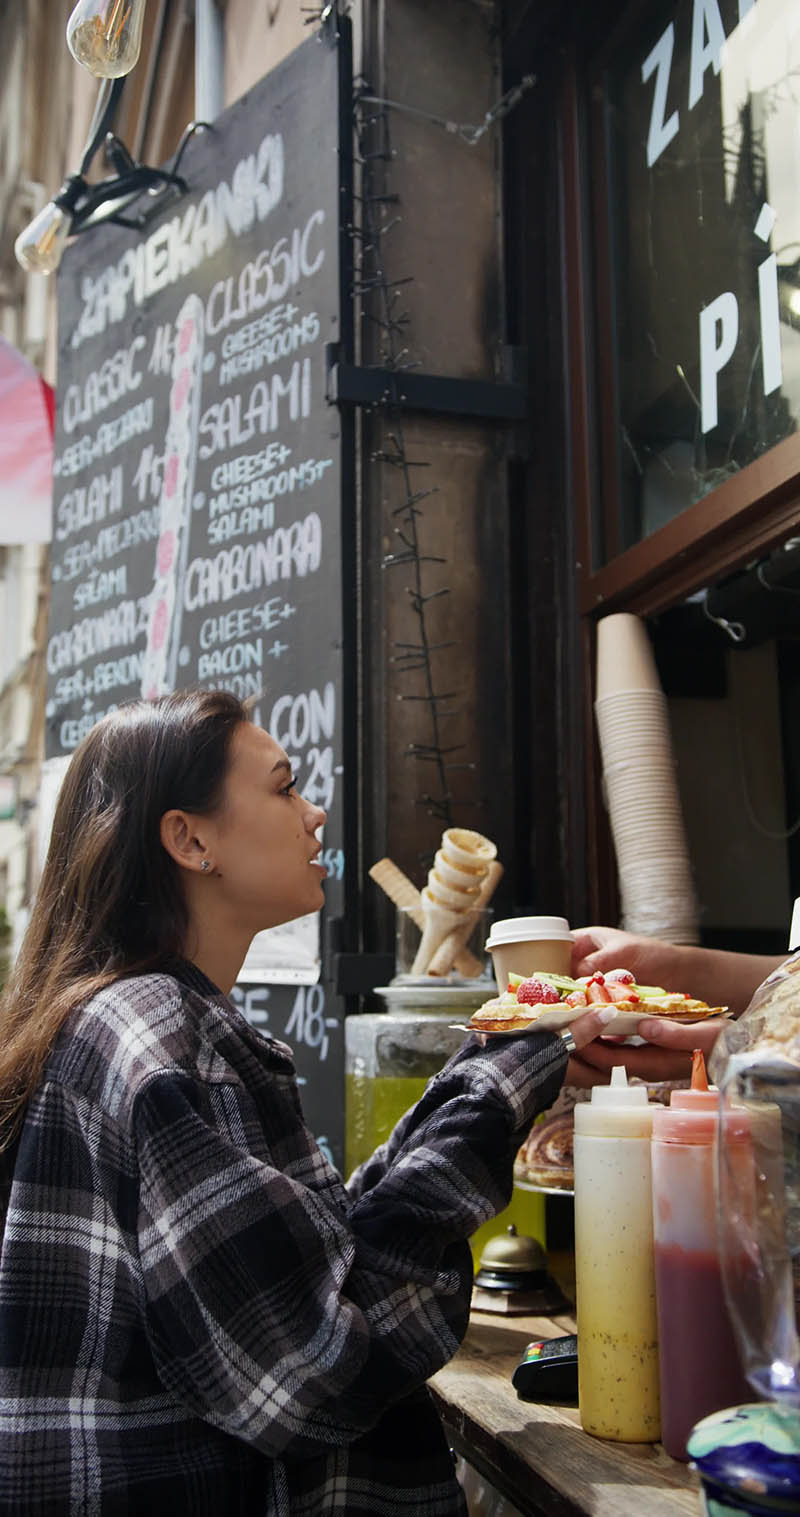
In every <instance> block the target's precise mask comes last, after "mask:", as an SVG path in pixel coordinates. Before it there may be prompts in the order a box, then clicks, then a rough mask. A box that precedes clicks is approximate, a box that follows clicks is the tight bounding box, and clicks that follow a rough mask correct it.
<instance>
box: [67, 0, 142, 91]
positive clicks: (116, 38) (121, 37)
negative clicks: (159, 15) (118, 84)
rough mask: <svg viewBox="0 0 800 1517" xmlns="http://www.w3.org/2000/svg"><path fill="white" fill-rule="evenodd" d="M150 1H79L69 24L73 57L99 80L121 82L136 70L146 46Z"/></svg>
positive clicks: (69, 37) (68, 43)
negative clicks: (144, 27)
mask: <svg viewBox="0 0 800 1517" xmlns="http://www.w3.org/2000/svg"><path fill="white" fill-rule="evenodd" d="M145 4H146V0H78V4H77V5H76V6H75V9H74V11H73V12H72V15H71V16H70V18H69V21H68V22H67V46H68V47H69V50H70V52H71V53H72V56H73V58H75V59H76V60H77V62H78V63H82V64H83V67H84V68H86V69H88V70H89V73H90V74H94V75H95V77H96V78H98V79H119V78H120V77H121V76H122V75H123V74H129V73H130V71H131V69H132V68H135V66H136V64H137V62H138V60H139V53H140V51H141V46H142V22H143V21H144V11H145Z"/></svg>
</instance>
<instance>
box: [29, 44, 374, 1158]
mask: <svg viewBox="0 0 800 1517" xmlns="http://www.w3.org/2000/svg"><path fill="white" fill-rule="evenodd" d="M342 47H343V43H342V39H341V37H339V38H337V37H335V36H333V35H331V34H329V33H326V32H325V31H323V32H320V33H319V34H317V35H315V36H313V37H311V38H309V40H308V41H307V42H305V43H304V44H303V45H302V47H300V48H298V49H297V51H296V52H295V53H293V54H292V55H291V57H289V58H288V59H287V60H286V61H285V62H284V63H282V64H281V65H280V66H279V67H278V68H277V69H275V70H274V71H273V72H272V73H271V74H270V75H269V76H268V77H266V78H265V79H263V80H262V81H261V82H260V83H259V84H258V85H257V86H256V87H255V88H254V89H252V90H251V91H250V92H249V93H248V94H247V95H246V96H244V97H243V98H242V99H241V100H239V101H237V102H236V104H235V105H233V106H232V107H231V108H230V109H229V110H228V111H226V112H225V113H224V115H223V116H221V117H220V118H219V120H218V121H216V122H214V123H213V124H212V126H211V127H210V128H209V129H207V130H202V131H198V132H196V133H195V134H194V135H193V136H192V137H191V138H190V140H189V142H188V144H187V146H186V150H185V153H184V155H183V157H182V160H181V164H180V173H181V175H182V176H183V177H184V178H185V180H186V182H187V184H188V193H186V194H185V195H182V196H180V197H179V198H176V199H174V200H172V201H171V202H170V203H169V204H168V205H166V206H164V208H163V209H162V211H161V212H160V214H159V215H158V217H157V219H154V220H151V221H149V222H148V223H147V224H146V225H145V226H143V227H140V228H136V229H132V228H129V227H120V226H113V225H109V224H107V223H106V225H104V226H98V227H96V228H93V229H92V230H90V231H88V232H86V233H85V234H83V235H82V236H80V237H79V238H77V239H76V241H75V243H74V244H73V245H72V246H71V247H70V248H69V249H68V251H67V254H66V256H65V258H64V260H63V264H62V269H61V271H60V273H59V281H58V312H59V364H58V384H57V416H56V440H55V453H56V456H55V466H54V468H55V487H54V500H53V570H52V572H53V585H52V599H51V611H50V626H49V635H48V643H47V674H48V683H47V707H46V730H47V757H48V759H51V760H53V759H58V758H60V757H61V758H62V760H63V757H64V756H66V755H69V754H70V753H71V752H72V751H73V749H74V748H75V747H76V745H77V744H78V742H79V741H80V739H81V738H82V736H83V735H84V733H86V732H87V731H88V730H89V728H90V727H91V726H92V725H93V724H94V722H96V721H97V720H98V719H99V718H100V717H101V716H102V715H103V713H104V712H106V711H109V710H111V709H113V708H114V707H116V706H119V705H120V704H122V703H123V702H125V701H127V700H130V699H132V698H135V697H139V696H145V697H151V696H154V695H157V694H160V693H162V692H165V691H170V690H173V689H176V688H181V687H183V686H187V685H197V684H200V685H208V686H222V687H224V688H226V689H230V690H233V691H235V692H236V693H237V694H239V695H241V696H243V697H253V698H255V700H256V702H257V704H256V719H257V720H258V721H259V722H260V724H261V725H262V726H264V727H265V728H267V730H268V731H270V732H271V733H272V735H273V736H274V737H275V738H276V739H277V740H278V741H279V742H280V743H281V744H282V746H283V747H284V748H285V749H286V751H287V753H288V755H289V757H290V759H291V761H292V764H293V766H294V773H295V775H296V777H297V780H298V787H299V789H300V790H301V791H302V792H303V793H304V794H305V795H306V796H308V797H309V798H310V799H312V800H314V801H315V802H316V803H318V804H320V805H322V806H324V807H325V808H326V810H327V812H328V823H327V826H326V829H325V837H324V848H325V853H326V860H327V862H328V865H329V880H328V885H327V886H326V901H327V906H326V910H328V911H331V910H332V911H333V912H337V910H340V909H341V891H342V879H343V874H344V868H345V858H344V841H343V831H342V804H341V791H342V784H343V772H342V739H341V734H342V724H343V711H342V688H343V681H342V659H343V612H342V605H343V589H342V586H343V565H342V459H343V454H342V434H341V427H340V420H339V414H338V412H337V411H336V409H335V408H331V407H330V406H328V404H327V403H326V399H325V363H324V354H325V346H326V344H328V343H331V342H334V343H335V342H338V341H339V340H340V337H341V326H342V323H341V309H342V283H343V280H342V266H343V260H342V251H341V247H342V243H341V223H342V216H343V214H347V212H348V205H347V197H346V194H345V193H343V190H345V189H346V180H347V175H346V174H345V175H344V176H343V164H344V163H345V162H346V154H347V151H348V144H347V142H346V141H345V142H342V141H341V140H340V136H341V135H342V133H341V128H340V122H341V120H342V119H345V120H346V119H347V112H346V111H344V112H343V111H342V108H341V107H342V103H343V91H344V90H345V89H347V90H348V91H349V75H348V69H347V68H346V67H344V66H343V57H342ZM348 100H349V93H348ZM50 767H51V768H52V767H53V766H50ZM58 767H60V766H58ZM321 957H322V956H321V950H320V925H319V920H318V919H317V918H316V917H314V918H310V919H307V920H305V921H303V922H301V923H299V924H295V925H293V926H292V927H291V928H289V929H286V930H280V929H277V930H273V931H272V932H270V933H268V934H263V935H262V938H260V939H258V940H256V943H255V945H254V949H253V952H252V954H251V956H250V957H249V959H248V961H247V965H246V967H245V970H244V972H243V976H242V981H243V983H242V985H241V986H240V987H239V990H238V992H237V994H238V997H239V999H240V1001H241V1003H242V1004H243V1005H244V1006H245V1009H246V1010H247V1012H248V1014H250V1015H251V1016H252V1019H253V1020H254V1021H255V1022H256V1023H257V1024H258V1025H260V1026H262V1027H263V1028H264V1029H265V1030H268V1031H270V1032H273V1033H275V1034H276V1035H278V1036H288V1038H289V1041H290V1042H291V1043H292V1044H293V1046H294V1047H295V1050H296V1052H297V1055H298V1063H299V1064H302V1063H303V1061H305V1064H306V1066H308V1067H307V1068H306V1069H305V1071H304V1075H303V1078H304V1079H306V1080H307V1082H308V1084H309V1086H310V1085H311V1084H312V1083H314V1082H313V1081H312V1072H313V1073H314V1074H315V1076H316V1081H317V1082H318V1083H319V1086H320V1091H322V1090H323V1089H324V1087H325V1085H326V1084H327V1085H329V1086H330V1087H331V1092H332V1094H331V1099H332V1100H333V1101H334V1103H335V1105H336V1107H337V1110H336V1111H333V1110H332V1111H331V1112H330V1113H329V1114H326V1113H325V1112H324V1111H323V1112H319V1113H317V1114H316V1115H317V1121H316V1124H315V1125H316V1126H317V1127H318V1128H319V1127H320V1120H321V1122H322V1126H324V1127H327V1128H330V1129H331V1132H330V1133H327V1132H326V1133H324V1134H322V1133H321V1135H323V1136H327V1137H328V1139H329V1142H330V1144H331V1147H332V1150H333V1151H334V1153H336V1150H337V1147H338V1137H337V1134H338V1131H339V1128H340V1125H341V1116H340V1110H339V1109H338V1108H340V1106H341V1100H340V1099H338V1100H336V1097H337V1096H339V1095H340V1091H341V1082H340V1081H339V1080H337V1079H335V1078H334V1079H331V1078H330V1075H331V1073H332V1072H333V1071H332V1070H331V1065H335V1064H336V1062H337V1060H338V1057H339V1055H338V1050H339V1048H340V1044H341V1037H340V1027H339V1021H340V1015H339V1009H338V1008H337V1006H336V1005H335V1003H334V999H333V997H332V993H331V991H330V989H329V987H327V986H326V984H325V965H324V964H321ZM287 1029H288V1031H287ZM326 1064H327V1065H328V1072H327V1075H326V1079H325V1080H322V1079H320V1066H321V1065H326ZM337 1087H338V1089H337ZM310 1104H313V1102H311V1103H310ZM323 1104H324V1103H323Z"/></svg>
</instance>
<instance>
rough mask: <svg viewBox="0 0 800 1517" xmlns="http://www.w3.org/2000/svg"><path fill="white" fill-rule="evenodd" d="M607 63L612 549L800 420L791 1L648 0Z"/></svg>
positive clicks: (799, 153) (799, 68) (798, 142)
mask: <svg viewBox="0 0 800 1517" xmlns="http://www.w3.org/2000/svg"><path fill="white" fill-rule="evenodd" d="M645 10H646V14H644V15H642V16H641V17H640V19H639V21H638V22H637V23H636V26H635V29H634V31H633V33H631V34H628V35H627V36H626V40H625V43H624V45H623V46H622V47H615V50H614V53H613V56H612V59H611V62H610V65H607V67H606V69H605V70H604V77H603V91H602V99H603V102H604V111H605V123H606V141H605V153H606V162H607V165H608V201H607V218H608V226H607V234H608V241H609V247H610V252H611V282H612V304H611V311H612V333H613V336H612V341H611V344H610V348H611V352H610V353H605V354H604V355H603V359H602V360H601V361H603V362H605V363H606V364H607V365H608V366H609V367H608V369H607V373H606V379H607V380H609V381H610V383H607V384H606V385H604V391H605V393H606V394H610V395H613V396H614V397H615V414H614V419H613V422H612V423H610V424H609V428H608V432H607V436H609V437H610V436H611V435H613V437H614V446H613V448H612V452H613V454H614V460H613V466H612V472H611V474H610V475H609V474H608V473H607V474H606V479H607V481H609V482H610V483H611V485H612V487H613V484H614V478H615V476H616V491H615V492H614V496H615V503H614V507H613V511H614V513H615V514H618V521H617V523H616V527H617V530H616V532H615V533H614V534H613V536H614V537H616V542H614V541H613V540H612V541H611V542H610V543H609V544H608V550H609V552H607V554H606V556H609V553H610V552H613V551H621V550H623V549H625V548H627V547H630V546H631V545H632V544H634V543H636V542H638V541H639V540H641V539H642V538H644V537H647V536H649V534H650V533H652V532H654V531H655V530H656V529H657V528H659V527H661V526H663V525H664V524H665V523H666V522H668V521H670V520H671V519H672V518H674V517H675V516H677V515H678V514H679V513H680V512H682V511H684V510H685V509H686V508H687V507H688V506H690V505H693V504H694V503H695V502H696V501H698V500H701V499H702V498H703V497H704V496H706V495H707V494H708V493H709V492H710V491H712V490H714V489H715V488H716V487H717V486H718V485H720V484H721V483H723V482H724V481H725V480H727V479H728V478H730V476H731V475H733V474H735V473H736V472H737V471H739V470H741V469H743V468H745V467H746V466H747V465H748V464H749V463H751V462H752V461H753V460H754V459H757V458H759V457H760V456H761V455H763V454H764V453H766V452H767V451H768V450H769V449H770V448H772V447H774V446H775V445H776V444H777V443H779V442H780V441H781V440H782V439H784V438H786V437H788V436H789V435H790V434H791V433H792V432H794V431H795V430H796V428H797V425H798V420H800V5H798V3H797V0H680V3H677V4H676V3H674V0H673V3H672V4H655V5H648V6H647V7H646V8H645Z"/></svg>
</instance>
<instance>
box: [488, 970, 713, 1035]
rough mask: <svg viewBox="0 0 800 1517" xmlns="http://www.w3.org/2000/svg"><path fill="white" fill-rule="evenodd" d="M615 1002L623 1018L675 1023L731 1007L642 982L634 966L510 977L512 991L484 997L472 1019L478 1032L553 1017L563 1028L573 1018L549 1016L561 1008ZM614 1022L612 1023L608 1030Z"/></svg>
mask: <svg viewBox="0 0 800 1517" xmlns="http://www.w3.org/2000/svg"><path fill="white" fill-rule="evenodd" d="M611 1004H613V1005H615V1006H616V1007H617V1010H618V1012H619V1014H620V1016H623V1015H625V1016H627V1017H628V1018H630V1017H635V1018H637V1019H638V1018H639V1017H668V1018H669V1020H670V1021H672V1022H686V1023H690V1022H704V1021H705V1020H706V1018H708V1017H719V1016H724V1015H725V1013H726V1011H727V1009H728V1008H727V1006H709V1005H708V1004H707V1002H705V1001H698V1000H697V999H696V998H695V997H694V996H690V995H685V994H684V993H682V992H681V991H668V990H664V989H662V987H661V986H660V985H637V984H636V981H635V980H634V977H633V975H632V974H631V972H630V970H629V969H609V970H607V971H606V973H605V974H600V973H598V974H593V975H586V976H583V977H582V978H581V979H579V980H573V979H570V977H569V976H568V975H562V974H549V973H547V974H546V973H544V971H539V972H537V973H536V974H534V975H529V976H528V977H527V979H526V978H524V977H523V976H522V975H517V974H512V975H510V976H509V981H508V989H507V990H505V991H503V993H502V995H499V996H495V997H494V998H493V999H492V1000H491V1001H485V1002H484V1004H483V1006H481V1007H480V1008H479V1009H478V1011H476V1012H475V1013H474V1015H473V1016H472V1017H471V1018H470V1024H469V1025H470V1027H474V1028H475V1029H476V1030H477V1031H478V1032H524V1031H525V1029H526V1028H528V1027H532V1026H533V1025H534V1024H535V1023H536V1022H539V1021H549V1022H551V1024H553V1025H554V1024H555V1021H556V1020H557V1022H558V1025H560V1026H564V1025H566V1023H567V1022H568V1021H571V1020H572V1017H570V1016H563V1015H562V1016H559V1017H558V1019H555V1018H553V1017H552V1016H547V1013H552V1012H553V1011H554V1010H555V1009H556V1008H557V1009H558V1010H559V1011H560V1012H561V1013H564V1012H567V1011H571V1012H572V1016H574V1017H578V1016H580V1015H581V1013H582V1012H584V1011H590V1010H591V1008H592V1007H593V1006H608V1005H611ZM613 1028H614V1024H613V1022H612V1023H609V1029H608V1030H609V1031H613Z"/></svg>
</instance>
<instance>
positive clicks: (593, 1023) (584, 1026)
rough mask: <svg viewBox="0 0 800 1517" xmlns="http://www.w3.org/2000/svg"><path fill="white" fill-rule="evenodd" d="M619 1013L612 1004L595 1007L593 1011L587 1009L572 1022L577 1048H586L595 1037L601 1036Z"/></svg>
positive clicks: (570, 1026)
mask: <svg viewBox="0 0 800 1517" xmlns="http://www.w3.org/2000/svg"><path fill="white" fill-rule="evenodd" d="M616 1015H617V1008H616V1006H614V1005H613V1004H612V1005H611V1006H597V1007H593V1008H592V1010H591V1011H585V1012H583V1014H582V1015H581V1016H579V1017H576V1018H575V1020H574V1021H572V1022H570V1024H569V1030H570V1032H571V1033H572V1036H573V1038H574V1039H575V1047H576V1048H585V1047H586V1044H587V1043H591V1042H592V1040H593V1039H594V1038H599V1037H600V1035H601V1033H602V1032H604V1031H605V1029H606V1027H607V1026H608V1024H609V1022H611V1021H612V1020H613V1018H614V1017H615V1016H616Z"/></svg>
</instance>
